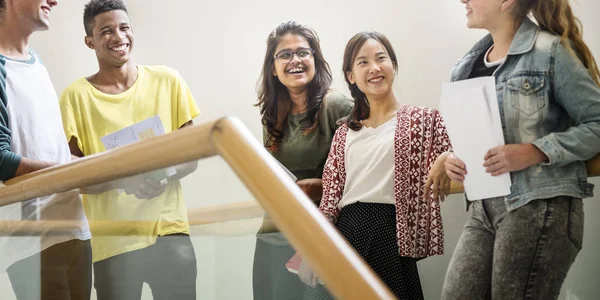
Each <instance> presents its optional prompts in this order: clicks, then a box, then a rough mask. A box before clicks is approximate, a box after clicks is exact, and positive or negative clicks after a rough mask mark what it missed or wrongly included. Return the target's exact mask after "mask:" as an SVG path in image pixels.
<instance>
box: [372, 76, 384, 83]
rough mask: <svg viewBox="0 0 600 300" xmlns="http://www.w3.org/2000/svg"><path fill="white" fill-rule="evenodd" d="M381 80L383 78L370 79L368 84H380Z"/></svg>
mask: <svg viewBox="0 0 600 300" xmlns="http://www.w3.org/2000/svg"><path fill="white" fill-rule="evenodd" d="M382 80H383V77H377V78H372V79H370V80H369V82H380V81H382Z"/></svg>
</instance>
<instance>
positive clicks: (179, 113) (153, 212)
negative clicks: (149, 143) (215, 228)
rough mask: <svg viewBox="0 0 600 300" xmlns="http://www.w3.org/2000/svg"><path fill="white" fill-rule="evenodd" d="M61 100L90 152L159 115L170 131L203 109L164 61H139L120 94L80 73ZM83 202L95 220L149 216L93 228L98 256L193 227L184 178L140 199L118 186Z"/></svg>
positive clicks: (69, 132) (73, 133) (70, 125)
mask: <svg viewBox="0 0 600 300" xmlns="http://www.w3.org/2000/svg"><path fill="white" fill-rule="evenodd" d="M60 106H61V112H62V119H63V125H64V130H65V133H66V136H67V140H68V141H70V140H71V138H72V137H75V138H77V141H78V144H79V149H81V151H82V152H83V154H84V155H85V156H89V155H92V154H95V153H99V152H104V151H105V150H106V149H105V148H104V145H103V144H102V142H101V141H100V138H101V137H103V136H105V135H107V134H110V133H113V132H115V131H117V130H120V129H122V128H124V127H127V126H131V125H133V124H135V123H138V122H140V121H143V120H145V119H147V118H150V117H153V116H155V115H158V116H159V117H160V119H161V121H162V123H163V127H164V128H165V133H169V132H171V131H174V130H177V129H179V128H180V127H181V126H182V125H183V124H185V123H186V122H188V121H190V120H192V119H193V118H195V117H196V116H198V115H199V114H200V110H199V109H198V105H197V104H196V101H195V100H194V97H193V96H192V93H191V91H190V89H189V87H188V86H187V84H186V83H185V81H184V80H183V78H181V76H180V75H179V73H178V72H177V71H176V70H173V69H171V68H168V67H164V66H138V78H137V79H136V82H135V83H134V84H133V86H131V88H130V89H128V90H127V91H125V92H123V93H121V94H118V95H110V94H105V93H103V92H100V91H99V90H98V89H96V88H95V87H94V86H92V85H91V84H90V83H89V82H88V81H87V80H86V79H85V78H81V79H79V80H77V81H75V82H74V83H72V84H71V85H70V86H69V87H67V88H66V89H65V91H64V92H63V94H62V95H61V99H60ZM165 155H168V153H165ZM83 206H84V209H85V213H86V215H87V217H88V219H89V221H90V223H93V222H94V221H111V220H113V221H145V222H139V223H136V224H144V225H142V226H135V228H134V227H125V228H121V230H122V232H121V234H120V236H99V235H98V236H96V232H94V231H95V230H92V250H93V251H92V252H93V260H94V262H97V261H100V260H103V259H106V258H109V257H112V256H115V255H118V254H122V253H126V252H130V251H134V250H138V249H142V248H145V247H148V246H150V245H153V244H154V243H155V242H156V237H157V236H161V235H167V234H174V233H189V222H188V218H187V210H186V206H185V201H184V199H183V195H182V192H181V186H180V183H179V181H173V182H170V183H169V184H168V185H167V187H166V190H165V192H164V193H163V194H162V195H160V196H158V197H156V198H154V199H150V200H141V199H137V198H136V197H135V196H133V195H127V194H125V193H122V192H121V193H120V192H119V191H117V190H113V191H108V192H105V193H102V194H97V195H84V196H83ZM148 221H150V222H148Z"/></svg>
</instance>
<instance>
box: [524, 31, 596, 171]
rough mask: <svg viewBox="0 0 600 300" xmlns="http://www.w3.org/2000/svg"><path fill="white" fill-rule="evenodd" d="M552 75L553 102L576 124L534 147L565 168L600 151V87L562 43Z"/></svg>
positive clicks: (542, 140) (542, 139)
mask: <svg viewBox="0 0 600 300" xmlns="http://www.w3.org/2000/svg"><path fill="white" fill-rule="evenodd" d="M552 73H553V74H554V82H553V85H552V93H553V94H554V96H555V97H554V99H555V101H556V102H557V103H558V104H559V105H560V106H561V107H562V108H564V110H565V111H566V112H567V114H569V117H570V118H571V120H573V124H574V125H573V126H572V127H570V128H569V129H567V130H566V131H564V132H553V133H550V134H548V135H546V136H544V137H542V138H540V139H538V140H536V141H534V142H533V144H534V145H535V146H536V147H538V148H539V149H540V150H541V151H542V152H544V154H546V156H547V157H548V159H549V162H548V164H549V165H557V166H564V165H567V164H569V163H572V162H574V161H585V160H588V159H590V158H592V157H593V156H594V155H596V154H597V153H598V149H600V86H598V85H597V84H596V83H595V82H594V80H593V79H592V77H591V76H590V73H589V71H588V69H586V68H585V66H584V65H583V64H582V63H581V61H580V60H579V59H578V58H577V57H576V56H575V55H573V53H572V52H571V51H569V50H568V48H566V47H565V46H564V45H563V44H562V42H561V43H559V44H558V45H557V46H556V49H555V59H554V65H553V70H552Z"/></svg>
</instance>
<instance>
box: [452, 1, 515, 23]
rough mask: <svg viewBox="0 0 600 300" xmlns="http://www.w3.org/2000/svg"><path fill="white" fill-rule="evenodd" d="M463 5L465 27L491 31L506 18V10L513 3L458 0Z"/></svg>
mask: <svg viewBox="0 0 600 300" xmlns="http://www.w3.org/2000/svg"><path fill="white" fill-rule="evenodd" d="M460 2H461V3H463V4H464V5H465V10H466V16H467V27H469V28H477V29H487V30H491V29H494V28H495V27H497V26H498V24H499V22H500V21H502V20H503V19H505V18H506V17H507V9H508V8H509V7H510V5H511V4H512V3H513V2H514V1H504V0H460Z"/></svg>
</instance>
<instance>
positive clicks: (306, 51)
mask: <svg viewBox="0 0 600 300" xmlns="http://www.w3.org/2000/svg"><path fill="white" fill-rule="evenodd" d="M294 54H296V56H298V59H300V60H308V59H310V58H311V57H312V56H313V55H314V54H315V50H314V49H312V48H300V49H298V50H296V51H292V50H281V51H279V52H278V53H277V54H275V55H274V56H273V58H275V60H277V61H280V62H282V63H288V62H290V61H292V59H293V58H294Z"/></svg>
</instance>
